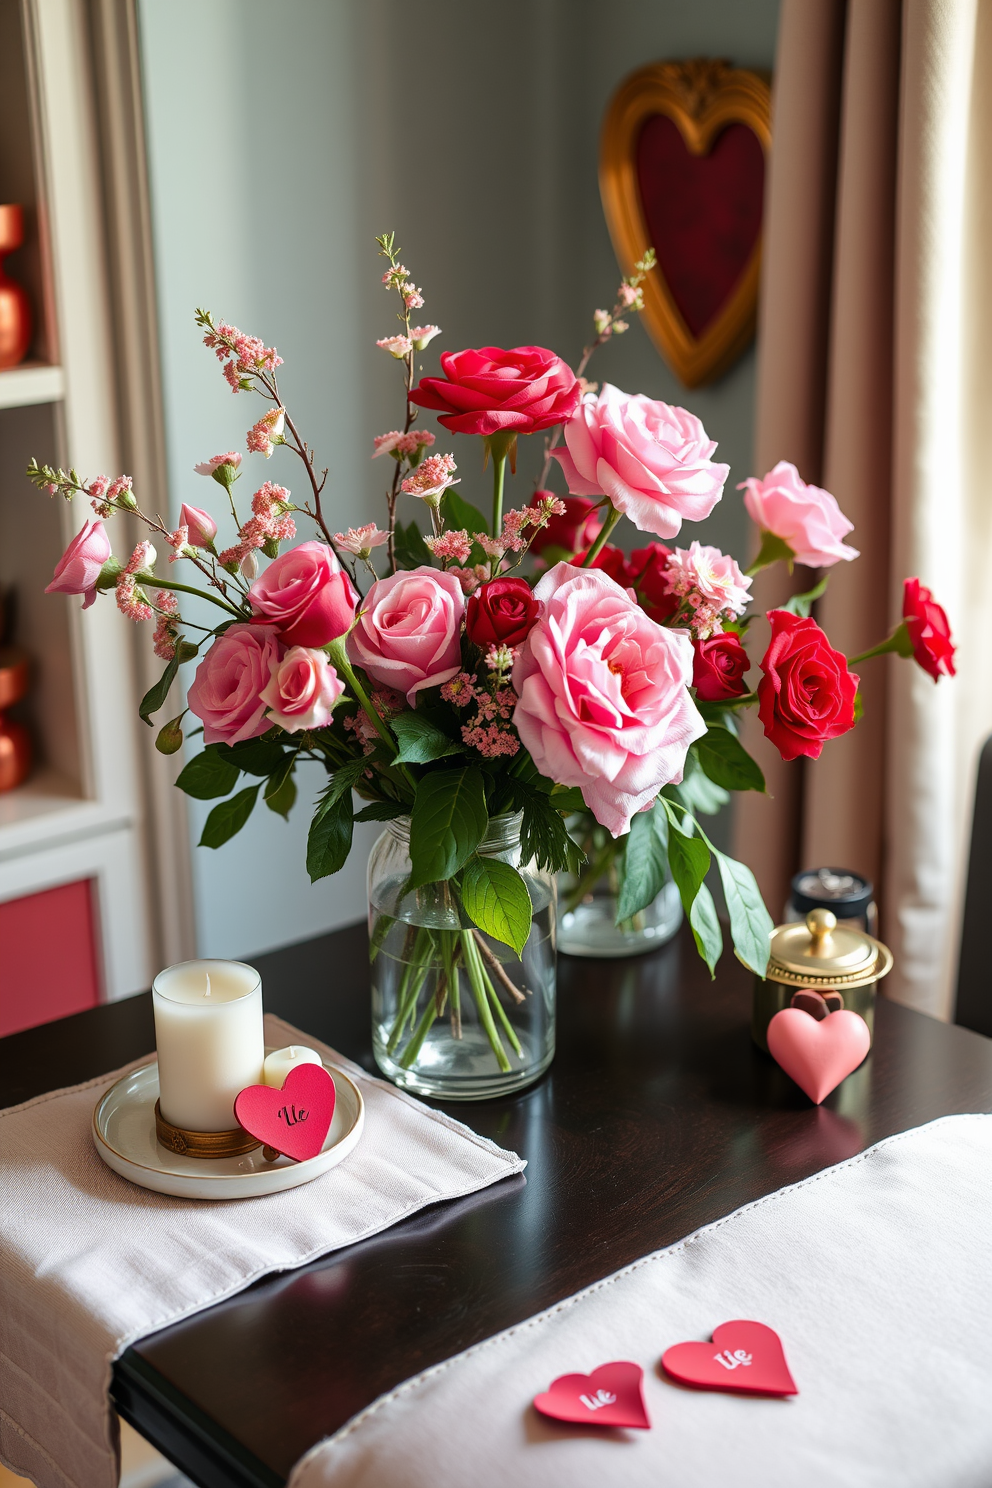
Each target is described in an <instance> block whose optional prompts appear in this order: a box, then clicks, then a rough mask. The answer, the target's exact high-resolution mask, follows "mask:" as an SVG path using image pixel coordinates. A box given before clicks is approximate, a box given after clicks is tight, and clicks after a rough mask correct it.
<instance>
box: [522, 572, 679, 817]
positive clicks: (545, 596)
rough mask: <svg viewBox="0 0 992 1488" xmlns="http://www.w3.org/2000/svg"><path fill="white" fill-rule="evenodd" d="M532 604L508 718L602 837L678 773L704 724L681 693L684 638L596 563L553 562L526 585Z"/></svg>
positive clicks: (546, 772) (535, 757) (539, 764)
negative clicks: (578, 793) (582, 804)
mask: <svg viewBox="0 0 992 1488" xmlns="http://www.w3.org/2000/svg"><path fill="white" fill-rule="evenodd" d="M534 597H535V599H538V600H540V601H541V602H542V603H543V605H544V611H543V613H542V615H541V617H540V619H539V620H538V621H537V623H536V624H535V625H534V627H533V629H532V630H531V631H530V633H529V635H528V636H527V639H526V640H525V641H524V643H523V645H522V647H521V648H520V652H519V655H518V658H517V662H516V665H515V666H514V668H513V686H514V688H515V689H516V691H517V693H518V695H519V702H518V703H517V706H516V708H515V710H514V714H513V722H514V724H515V725H516V727H517V732H518V733H519V735H520V738H521V740H522V741H523V744H524V747H525V748H526V749H528V750H529V751H530V753H531V756H532V758H533V760H534V763H535V764H536V765H537V768H538V769H539V770H540V771H541V773H542V774H543V775H547V776H548V777H550V778H551V779H552V780H556V781H558V782H559V783H560V784H562V785H577V786H579V787H580V789H581V790H582V794H583V796H584V797H585V800H586V804H587V805H588V807H589V809H590V810H591V811H592V812H593V814H594V815H595V817H596V819H597V821H599V822H601V823H602V824H603V826H604V827H606V828H607V830H608V831H610V832H611V833H612V834H613V836H614V837H619V836H621V835H622V834H623V833H624V832H627V831H629V829H630V820H631V817H632V816H633V815H634V813H635V812H637V811H641V810H643V809H644V807H646V806H647V805H649V804H650V802H651V801H653V800H654V798H655V796H656V795H657V794H658V792H659V791H660V790H661V788H662V786H664V785H670V784H673V783H674V784H678V782H679V781H680V780H681V779H682V771H683V769H684V767H685V757H686V752H687V750H688V748H689V745H690V744H691V743H692V742H693V740H694V739H698V738H700V737H701V736H702V735H703V734H704V733H705V732H706V724H705V723H704V722H703V720H702V718H701V717H700V715H699V712H698V711H697V709H696V706H695V704H694V703H693V701H692V698H691V696H690V695H689V691H688V688H689V684H690V683H691V682H692V663H693V652H692V642H691V641H690V639H689V636H688V634H687V633H686V632H685V631H676V630H669V629H666V628H665V627H664V626H661V625H656V624H655V622H654V621H653V620H649V619H648V617H647V615H645V613H644V611H643V610H642V609H641V608H640V606H639V605H637V604H636V603H635V602H634V601H633V600H632V599H631V598H630V596H629V594H628V593H627V592H626V591H625V590H624V589H621V588H620V586H619V584H615V583H614V582H613V580H612V579H611V578H609V577H608V575H607V574H605V573H603V572H602V570H601V569H577V568H573V567H572V566H571V565H570V564H568V563H558V564H556V565H555V567H554V568H552V569H550V570H549V571H548V572H547V573H546V574H545V575H544V577H543V578H542V579H541V580H540V582H539V583H538V585H537V587H536V589H535V590H534Z"/></svg>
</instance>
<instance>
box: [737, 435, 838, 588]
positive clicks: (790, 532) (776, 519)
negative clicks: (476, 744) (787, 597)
mask: <svg viewBox="0 0 992 1488" xmlns="http://www.w3.org/2000/svg"><path fill="white" fill-rule="evenodd" d="M737 489H738V490H739V491H744V492H745V493H746V494H745V496H744V505H745V506H746V507H747V513H748V516H749V517H750V518H751V520H752V522H754V523H755V525H756V526H757V527H759V528H760V529H761V531H762V532H771V533H772V534H773V535H774V536H775V537H780V538H781V539H782V541H783V542H784V543H787V544H788V546H789V547H790V548H791V549H792V551H793V553H794V554H795V556H796V561H797V562H798V563H805V564H807V565H808V566H809V567H810V568H829V567H830V566H831V564H834V563H839V562H840V560H841V559H842V558H846V559H847V560H848V562H850V560H851V559H852V558H857V557H858V550H857V548H849V547H848V546H847V544H846V543H842V542H841V538H842V537H845V536H846V535H847V533H848V532H853V531H854V523H853V522H849V521H848V520H847V518H846V517H845V515H844V513H843V512H842V511H841V509H840V507H839V506H838V505H837V501H836V499H835V497H833V496H831V494H830V492H829V491H821V489H820V487H819V486H808V485H807V484H806V482H805V481H804V480H803V479H802V478H801V476H800V474H799V471H798V470H797V469H796V467H795V465H790V464H789V462H788V460H779V462H778V464H777V465H776V466H775V469H774V470H770V471H769V472H768V474H767V475H766V476H765V478H764V480H757V479H755V477H754V476H753V475H752V476H751V477H750V479H748V480H746V481H742V482H741V484H740V485H739V486H738V487H737Z"/></svg>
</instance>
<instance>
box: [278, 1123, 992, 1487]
mask: <svg viewBox="0 0 992 1488" xmlns="http://www.w3.org/2000/svg"><path fill="white" fill-rule="evenodd" d="M733 1318H753V1319H755V1320H757V1321H758V1322H763V1323H767V1324H769V1325H770V1326H771V1327H773V1328H775V1329H776V1330H777V1331H778V1332H779V1334H780V1336H781V1338H782V1340H783V1342H784V1345H785V1349H786V1355H787V1358H788V1362H789V1365H790V1368H791V1370H792V1373H793V1375H794V1377H795V1380H796V1383H797V1385H798V1386H799V1390H800V1394H799V1395H798V1396H797V1397H795V1398H794V1399H790V1400H774V1399H767V1398H756V1397H754V1398H746V1397H742V1396H732V1395H727V1394H722V1393H716V1392H713V1391H703V1390H693V1389H691V1388H683V1387H681V1386H678V1385H675V1384H672V1383H670V1382H668V1381H666V1380H665V1379H664V1378H663V1377H661V1376H660V1375H659V1373H658V1369H657V1365H658V1361H659V1359H660V1357H661V1355H662V1353H663V1352H664V1350H665V1349H666V1348H668V1347H669V1346H670V1345H671V1344H673V1343H679V1342H682V1341H684V1340H688V1339H707V1338H709V1336H710V1333H711V1332H712V1330H713V1329H714V1328H715V1327H717V1326H719V1324H720V1323H724V1322H728V1321H730V1320H731V1319H733ZM613 1359H632V1360H634V1361H635V1362H636V1363H639V1364H641V1366H642V1367H643V1369H644V1372H645V1385H644V1393H645V1399H646V1402H647V1408H648V1413H649V1415H650V1417H651V1420H652V1423H653V1427H652V1429H651V1430H650V1431H602V1432H597V1431H596V1429H595V1428H593V1427H589V1426H574V1427H569V1426H563V1425H559V1424H556V1423H554V1422H551V1421H547V1420H545V1419H544V1418H543V1417H541V1416H539V1415H538V1414H537V1413H536V1412H535V1411H534V1409H533V1407H532V1406H531V1404H530V1402H531V1401H532V1399H533V1397H534V1396H535V1395H536V1394H537V1393H538V1392H539V1391H542V1390H545V1389H547V1387H548V1385H549V1384H550V1382H551V1381H552V1380H553V1379H555V1378H557V1376H559V1375H561V1374H571V1373H588V1372H589V1371H590V1370H592V1369H594V1368H595V1367H596V1366H597V1365H599V1364H605V1363H607V1362H608V1361H610V1360H613ZM387 1484H388V1485H394V1484H396V1485H402V1488H468V1485H472V1488H989V1485H990V1484H992V1117H990V1116H951V1117H947V1118H945V1119H944V1120H941V1121H935V1122H933V1123H931V1124H930V1125H929V1126H924V1127H919V1128H917V1129H916V1130H914V1131H910V1132H906V1133H903V1134H902V1135H900V1136H898V1137H892V1138H890V1139H889V1140H887V1141H885V1142H880V1143H879V1144H878V1145H877V1146H876V1147H872V1148H869V1149H868V1151H866V1152H864V1153H862V1154H860V1156H858V1157H855V1158H852V1159H851V1160H850V1161H849V1162H846V1163H842V1164H841V1165H840V1166H838V1167H834V1168H828V1169H826V1170H825V1171H824V1172H822V1173H819V1174H817V1175H816V1176H815V1177H813V1178H808V1179H806V1180H805V1181H804V1182H802V1183H799V1184H796V1185H795V1186H793V1187H791V1188H786V1189H782V1190H780V1191H779V1192H778V1193H775V1194H771V1195H770V1196H769V1197H767V1198H764V1199H761V1200H759V1201H758V1202H757V1203H754V1204H750V1205H748V1206H747V1207H746V1208H744V1209H740V1210H738V1211H737V1212H736V1213H735V1214H731V1215H730V1216H729V1217H728V1218H726V1219H722V1220H720V1221H719V1222H718V1223H716V1224H712V1225H709V1226H708V1227H707V1228H706V1229H703V1230H700V1231H699V1232H698V1233H697V1234H695V1235H692V1236H690V1237H689V1238H688V1239H687V1240H683V1241H681V1242H680V1243H679V1244H678V1245H673V1246H671V1247H670V1248H669V1249H667V1250H663V1251H658V1252H657V1253H655V1254H654V1255H650V1256H646V1257H645V1258H644V1259H643V1260H641V1261H638V1262H637V1263H636V1264H635V1265H633V1266H629V1267H627V1268H626V1269H625V1270H623V1271H620V1272H618V1273H617V1274H616V1275H614V1276H610V1277H607V1278H606V1279H605V1280H603V1281H601V1282H598V1283H597V1284H596V1285H595V1286H592V1287H589V1288H587V1289H586V1290H585V1291H583V1292H580V1293H578V1294H577V1295H576V1296H574V1297H571V1298H569V1299H568V1300H567V1301H565V1302H562V1303H561V1304H559V1305H558V1306H556V1307H553V1308H551V1309H550V1310H549V1311H547V1312H545V1313H541V1314H540V1315H539V1316H537V1317H533V1318H531V1319H530V1320H529V1321H528V1322H525V1323H522V1324H521V1325H520V1326H519V1327H516V1328H511V1329H510V1330H509V1331H507V1332H505V1333H501V1334H499V1335H497V1336H496V1337H495V1338H491V1339H489V1340H487V1341H486V1342H485V1343H481V1344H479V1345H477V1346H476V1347H475V1348H473V1349H470V1350H469V1351H468V1352H467V1353H464V1354H461V1355H459V1356H457V1357H456V1358H454V1359H451V1360H449V1361H448V1362H447V1363H445V1364H442V1365H439V1366H438V1367H436V1368H434V1369H430V1370H427V1371H426V1372H425V1373H424V1374H421V1375H418V1376H417V1377H416V1378H415V1379H411V1380H409V1381H408V1382H407V1383H406V1384H404V1385H402V1386H400V1388H399V1389H397V1390H394V1391H392V1392H391V1393H390V1394H388V1395H385V1396H383V1397H382V1398H381V1399H380V1400H377V1401H376V1402H375V1403H374V1404H373V1405H372V1406H370V1407H369V1409H368V1410H366V1411H363V1412H362V1413H361V1414H360V1415H358V1416H356V1417H355V1418H354V1419H353V1420H352V1421H350V1422H349V1423H348V1425H346V1426H345V1427H343V1428H342V1430H341V1431H339V1432H338V1433H337V1434H336V1435H335V1436H333V1437H331V1438H329V1439H328V1440H327V1441H326V1442H323V1443H321V1444H320V1445H319V1446H317V1447H315V1448H314V1449H313V1451H312V1452H310V1453H308V1454H307V1456H306V1457H305V1458H304V1459H303V1460H302V1462H300V1463H299V1464H298V1465H297V1467H296V1468H295V1470H294V1472H293V1474H292V1475H291V1477H290V1482H289V1488H385V1485H387Z"/></svg>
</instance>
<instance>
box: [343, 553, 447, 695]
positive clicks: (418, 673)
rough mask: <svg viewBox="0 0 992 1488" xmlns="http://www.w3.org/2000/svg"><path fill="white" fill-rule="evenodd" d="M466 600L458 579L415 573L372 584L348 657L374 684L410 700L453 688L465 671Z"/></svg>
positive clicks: (426, 571) (420, 570)
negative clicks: (448, 686) (427, 691)
mask: <svg viewBox="0 0 992 1488" xmlns="http://www.w3.org/2000/svg"><path fill="white" fill-rule="evenodd" d="M464 612H465V596H464V595H463V593H462V586H461V584H460V583H459V582H458V579H457V578H456V577H455V575H454V574H450V573H441V572H439V571H438V570H437V569H435V568H427V567H422V568H413V569H410V571H409V572H408V573H403V572H402V571H401V572H400V573H395V574H390V575H389V577H388V578H385V579H379V580H378V581H377V583H375V584H373V585H372V587H371V589H370V590H369V592H368V594H367V595H366V597H365V604H364V607H363V613H362V616H361V619H360V620H359V622H358V624H357V625H356V626H355V629H354V630H353V631H352V632H351V635H350V636H349V637H348V655H349V656H350V657H351V659H352V661H357V663H358V665H359V666H361V667H364V668H365V670H366V671H367V672H368V674H369V676H370V677H371V678H372V680H373V681H374V682H378V683H380V684H381V685H382V686H383V687H392V688H394V689H395V690H396V691H397V692H403V693H405V694H406V700H407V702H408V703H409V704H410V706H411V708H412V707H413V706H414V704H415V700H416V695H417V693H418V692H420V691H421V690H422V689H423V688H425V687H440V686H441V685H442V684H443V683H445V682H450V681H451V679H452V677H454V676H455V675H456V674H457V673H458V672H459V671H460V670H461V665H462V653H461V639H460V637H461V628H462V615H463V614H464Z"/></svg>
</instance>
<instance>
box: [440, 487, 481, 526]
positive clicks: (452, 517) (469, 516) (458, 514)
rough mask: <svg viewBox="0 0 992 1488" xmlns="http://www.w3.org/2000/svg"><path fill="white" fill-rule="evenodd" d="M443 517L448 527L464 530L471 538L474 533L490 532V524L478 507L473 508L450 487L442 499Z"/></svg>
mask: <svg viewBox="0 0 992 1488" xmlns="http://www.w3.org/2000/svg"><path fill="white" fill-rule="evenodd" d="M441 515H442V517H443V518H444V525H445V526H446V527H456V528H457V527H460V528H463V529H464V530H465V531H466V532H467V533H468V535H469V537H471V536H472V533H473V532H488V531H489V523H488V522H487V521H486V518H485V517H484V516H483V515H482V513H481V512H480V511H479V509H478V507H476V506H472V505H471V504H470V503H469V502H468V501H466V500H465V498H464V496H459V494H458V492H457V491H453V490H452V489H451V487H450V486H449V487H448V489H447V490H446V491H445V493H444V495H443V496H442V497H441Z"/></svg>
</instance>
